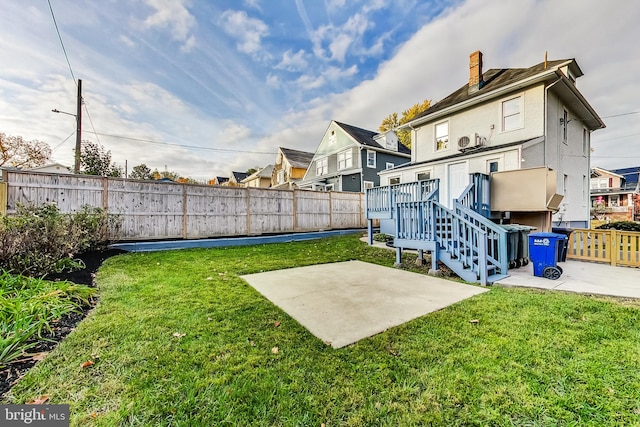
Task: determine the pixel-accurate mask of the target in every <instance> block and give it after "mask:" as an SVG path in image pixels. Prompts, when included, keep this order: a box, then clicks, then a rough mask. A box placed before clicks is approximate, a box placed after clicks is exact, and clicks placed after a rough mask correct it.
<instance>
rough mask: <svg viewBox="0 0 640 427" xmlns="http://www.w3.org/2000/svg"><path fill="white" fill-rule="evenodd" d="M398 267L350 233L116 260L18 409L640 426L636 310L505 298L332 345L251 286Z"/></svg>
mask: <svg viewBox="0 0 640 427" xmlns="http://www.w3.org/2000/svg"><path fill="white" fill-rule="evenodd" d="M394 256H395V255H394V253H393V252H392V251H388V250H385V249H379V248H373V247H368V246H366V245H365V244H363V243H362V242H360V241H358V240H357V237H355V236H342V237H335V238H330V239H323V240H316V241H307V242H297V243H283V244H271V245H261V246H250V247H235V248H222V249H194V250H182V251H171V252H157V253H139V254H128V255H124V256H118V257H115V258H111V259H109V260H107V262H106V263H105V264H104V265H103V267H102V268H101V269H100V271H99V272H98V277H97V282H98V284H99V287H100V289H101V298H100V302H99V304H98V306H97V307H96V309H95V310H94V312H93V313H92V314H91V315H90V316H89V317H87V318H86V319H85V320H84V321H83V322H82V323H81V324H80V326H79V327H78V328H77V330H76V331H75V332H74V333H73V334H71V335H70V336H69V337H68V338H67V339H66V340H64V341H63V342H62V343H61V345H60V346H59V347H58V348H57V349H56V350H55V351H54V352H52V353H51V354H50V355H49V357H48V358H47V359H45V360H44V361H43V362H41V363H39V364H38V365H37V366H36V367H35V368H34V369H33V370H32V371H31V372H29V374H27V375H26V376H25V377H24V378H23V379H22V380H21V381H20V382H19V383H18V384H17V386H16V387H14V388H13V390H12V391H11V392H10V393H9V395H8V397H7V399H6V400H7V402H12V403H23V402H25V401H27V400H29V399H32V398H33V397H36V396H39V395H43V394H47V395H50V396H51V401H50V402H51V403H69V404H71V414H72V420H71V421H72V425H98V426H117V425H145V426H146V425H160V426H162V425H176V426H190V425H216V426H237V425H258V426H262V425H264V426H273V425H285V426H289V425H296V426H319V425H320V424H321V423H325V425H327V426H335V425H347V426H371V425H376V426H378V425H390V426H392V425H393V426H397V425H402V426H424V425H430V424H431V425H447V426H456V425H460V426H469V425H482V426H484V425H504V426H514V425H516V426H536V425H538V426H548V425H593V426H602V425H638V424H640V403H639V402H640V386H639V384H640V358H639V357H638V354H640V330H639V329H638V324H640V323H639V321H640V315H639V313H640V310H639V309H640V304H639V303H638V302H635V301H618V300H614V299H608V298H592V297H586V296H581V295H574V294H564V293H551V292H542V291H533V290H522V289H501V288H495V289H492V290H491V292H487V293H484V294H482V295H479V296H476V297H474V298H472V299H469V300H466V301H463V302H461V303H459V304H455V305H453V306H451V307H448V308H446V309H444V310H441V311H439V312H436V313H432V314H429V315H427V316H424V317H422V318H419V319H416V320H414V321H412V322H409V323H407V324H404V325H402V326H399V327H395V328H392V329H390V330H388V331H386V332H384V333H382V334H379V335H376V336H375V337H372V338H368V339H365V340H362V341H360V342H358V343H356V344H354V345H351V346H348V347H346V348H342V349H338V350H334V349H332V348H331V347H328V346H326V345H325V344H323V343H322V342H321V341H320V340H318V339H317V338H315V337H314V336H312V335H311V334H310V333H309V332H308V331H306V330H305V329H304V328H303V327H301V326H300V325H299V324H298V323H297V322H295V321H294V320H292V319H291V318H290V317H288V316H287V315H286V314H285V313H284V312H282V311H281V310H279V309H278V308H277V307H275V306H274V305H273V304H271V303H270V302H269V301H268V300H266V299H264V298H263V297H262V296H261V295H260V294H259V293H257V292H256V291H255V290H253V288H251V287H250V286H249V285H248V284H247V283H246V282H244V281H243V280H242V279H240V278H239V276H240V275H243V274H249V273H257V272H260V271H267V270H274V269H282V268H292V267H297V266H303V265H310V264H317V263H327V262H336V261H346V260H351V259H359V260H362V261H367V262H373V263H378V264H382V265H389V266H390V265H392V264H393V261H394ZM410 265H412V263H411V262H410V260H408V261H407V266H410ZM411 268H415V269H419V268H418V267H411ZM470 319H478V320H479V323H477V324H472V323H470V322H469V320H470ZM276 322H279V326H277V327H276ZM183 334H184V335H183ZM273 347H278V349H279V351H278V352H277V354H274V353H273V352H272V348H273ZM88 359H92V360H94V362H95V364H94V365H93V366H91V367H89V368H84V369H83V368H81V367H80V365H81V364H82V362H84V361H86V360H88Z"/></svg>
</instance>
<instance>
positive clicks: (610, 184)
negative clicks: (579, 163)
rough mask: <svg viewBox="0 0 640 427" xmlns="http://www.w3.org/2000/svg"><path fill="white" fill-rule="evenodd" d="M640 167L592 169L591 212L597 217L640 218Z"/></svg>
mask: <svg viewBox="0 0 640 427" xmlns="http://www.w3.org/2000/svg"><path fill="white" fill-rule="evenodd" d="M639 176H640V167H638V166H636V167H633V168H624V169H614V170H606V169H602V168H598V167H594V168H593V169H591V212H592V213H593V215H594V216H595V217H596V218H597V219H609V220H612V221H638V220H640V186H639V185H638V178H639Z"/></svg>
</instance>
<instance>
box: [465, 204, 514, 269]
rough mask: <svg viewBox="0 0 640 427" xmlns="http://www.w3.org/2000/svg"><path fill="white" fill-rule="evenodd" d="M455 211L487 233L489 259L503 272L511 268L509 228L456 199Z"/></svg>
mask: <svg viewBox="0 0 640 427" xmlns="http://www.w3.org/2000/svg"><path fill="white" fill-rule="evenodd" d="M454 209H455V212H456V213H457V214H458V215H460V216H462V217H463V218H465V219H467V220H468V221H470V222H472V223H473V224H475V225H477V226H478V227H480V228H482V229H483V230H484V231H485V232H486V234H487V251H488V252H487V259H488V261H490V263H491V264H493V265H495V266H496V267H498V268H499V269H500V272H501V273H503V274H506V273H507V269H508V268H509V259H508V255H507V230H506V229H505V228H504V227H502V226H500V225H499V224H496V223H495V222H493V221H491V220H489V219H487V218H485V217H484V216H482V215H481V214H479V213H477V212H476V211H474V210H472V209H469V208H468V207H466V206H464V205H463V204H462V203H460V202H459V201H458V200H455V201H454ZM492 243H493V244H492Z"/></svg>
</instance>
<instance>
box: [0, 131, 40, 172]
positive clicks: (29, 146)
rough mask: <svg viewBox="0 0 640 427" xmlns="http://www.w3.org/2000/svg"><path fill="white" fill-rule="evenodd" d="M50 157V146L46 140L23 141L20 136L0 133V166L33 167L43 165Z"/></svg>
mask: <svg viewBox="0 0 640 427" xmlns="http://www.w3.org/2000/svg"><path fill="white" fill-rule="evenodd" d="M50 158H51V147H49V144H47V143H46V142H42V141H39V140H37V139H34V140H32V141H25V140H24V139H23V138H22V137H21V136H11V135H6V134H5V133H0V166H13V167H16V168H34V167H36V166H42V165H44V164H45V163H47V161H49V159H50Z"/></svg>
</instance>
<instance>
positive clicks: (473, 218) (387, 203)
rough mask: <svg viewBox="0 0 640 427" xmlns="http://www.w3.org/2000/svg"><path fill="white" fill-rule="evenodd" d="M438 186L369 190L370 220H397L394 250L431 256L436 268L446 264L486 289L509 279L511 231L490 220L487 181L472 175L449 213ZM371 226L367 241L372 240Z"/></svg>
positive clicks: (420, 184)
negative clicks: (439, 263)
mask: <svg viewBox="0 0 640 427" xmlns="http://www.w3.org/2000/svg"><path fill="white" fill-rule="evenodd" d="M438 188H439V181H438V180H427V181H417V182H413V183H405V184H397V185H391V186H385V187H376V188H372V189H369V190H367V197H366V200H367V218H368V220H369V223H370V224H371V222H372V220H373V219H376V218H377V219H380V220H381V221H393V224H394V238H395V239H394V246H395V247H396V248H397V251H398V253H397V260H398V262H399V261H400V257H401V251H402V250H403V249H417V250H426V251H430V252H431V254H432V257H431V258H432V263H433V268H434V269H435V268H437V262H438V261H442V262H443V263H444V264H446V265H447V266H448V267H449V268H451V269H452V270H453V271H455V272H456V274H458V275H459V276H460V277H461V278H463V279H464V280H466V281H469V282H477V283H481V284H483V285H486V284H488V283H492V282H493V281H495V280H499V279H501V278H504V277H506V276H507V269H508V265H509V262H508V259H507V231H506V230H505V229H504V228H503V227H501V226H500V225H498V224H495V223H493V222H492V221H490V220H489V219H487V217H488V216H489V214H490V206H489V177H488V176H487V175H482V174H474V175H472V177H471V183H470V184H469V186H468V187H467V188H466V189H465V191H464V192H463V193H462V195H461V196H460V197H459V198H458V200H457V201H456V202H455V203H454V205H455V206H454V209H448V208H446V207H445V206H444V205H442V204H440V203H439V190H438ZM371 231H372V230H371V225H370V226H369V233H370V235H369V239H370V240H371V239H372V236H371Z"/></svg>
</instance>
